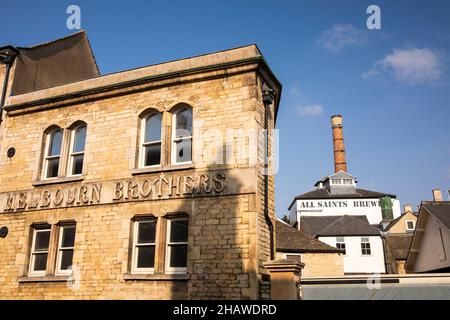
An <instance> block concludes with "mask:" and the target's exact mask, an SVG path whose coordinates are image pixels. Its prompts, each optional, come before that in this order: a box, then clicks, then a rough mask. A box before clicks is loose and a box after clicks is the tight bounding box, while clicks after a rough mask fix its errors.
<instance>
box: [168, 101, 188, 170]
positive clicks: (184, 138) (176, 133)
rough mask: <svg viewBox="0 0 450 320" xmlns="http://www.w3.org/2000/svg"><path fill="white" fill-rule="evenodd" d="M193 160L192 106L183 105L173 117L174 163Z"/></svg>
mask: <svg viewBox="0 0 450 320" xmlns="http://www.w3.org/2000/svg"><path fill="white" fill-rule="evenodd" d="M191 162H192V108H190V107H183V108H181V109H179V110H177V111H176V112H174V113H173V118H172V163H173V164H183V163H191Z"/></svg>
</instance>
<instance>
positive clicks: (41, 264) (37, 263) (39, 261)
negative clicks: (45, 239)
mask: <svg viewBox="0 0 450 320" xmlns="http://www.w3.org/2000/svg"><path fill="white" fill-rule="evenodd" d="M46 266H47V253H38V254H35V255H34V266H33V270H34V271H45V269H46Z"/></svg>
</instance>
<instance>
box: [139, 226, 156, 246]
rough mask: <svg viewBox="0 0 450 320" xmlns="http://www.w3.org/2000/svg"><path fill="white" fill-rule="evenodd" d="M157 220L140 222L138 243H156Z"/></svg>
mask: <svg viewBox="0 0 450 320" xmlns="http://www.w3.org/2000/svg"><path fill="white" fill-rule="evenodd" d="M155 235H156V222H154V221H151V222H140V223H139V227H138V243H154V242H155Z"/></svg>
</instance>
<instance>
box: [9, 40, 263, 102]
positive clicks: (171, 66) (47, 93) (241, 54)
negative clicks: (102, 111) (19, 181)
mask: <svg viewBox="0 0 450 320" xmlns="http://www.w3.org/2000/svg"><path fill="white" fill-rule="evenodd" d="M252 58H253V59H255V58H256V59H262V55H261V52H260V51H259V49H258V48H257V47H256V45H249V46H244V47H240V48H235V49H229V50H224V51H219V52H214V53H209V54H204V55H200V56H194V57H191V58H185V59H180V60H175V61H169V62H164V63H160V64H154V65H150V66H145V67H140V68H136V69H132V70H127V71H120V72H116V73H111V74H107V75H103V76H99V77H96V78H92V79H88V80H83V81H78V82H73V83H69V84H66V85H62V86H56V87H52V88H48V89H42V90H38V91H33V92H30V93H25V94H22V95H16V96H10V97H9V98H8V101H7V105H20V104H23V103H26V102H31V101H36V100H40V99H43V98H49V97H56V96H59V95H62V94H63V95H67V94H69V93H75V92H80V91H86V90H90V89H94V88H99V87H104V86H109V85H114V84H118V83H124V82H131V81H134V80H138V79H142V78H145V77H156V76H160V75H161V76H162V75H165V74H175V75H176V74H177V73H178V72H182V71H188V70H197V69H201V68H204V67H209V66H214V65H221V64H229V63H233V62H238V61H245V60H248V59H252Z"/></svg>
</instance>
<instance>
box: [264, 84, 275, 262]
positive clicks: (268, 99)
mask: <svg viewBox="0 0 450 320" xmlns="http://www.w3.org/2000/svg"><path fill="white" fill-rule="evenodd" d="M274 97H275V94H274V92H273V90H272V89H271V88H269V87H268V86H267V85H266V84H265V83H264V84H263V88H262V98H263V103H264V129H265V131H266V133H265V138H266V139H265V150H264V171H265V172H264V218H265V220H266V223H267V226H268V228H269V234H270V259H271V260H274V259H275V248H274V234H273V222H272V220H271V219H270V216H269V113H268V112H269V108H270V106H271V105H272V103H273V100H274Z"/></svg>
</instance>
